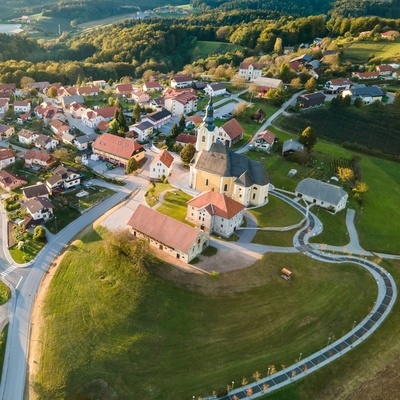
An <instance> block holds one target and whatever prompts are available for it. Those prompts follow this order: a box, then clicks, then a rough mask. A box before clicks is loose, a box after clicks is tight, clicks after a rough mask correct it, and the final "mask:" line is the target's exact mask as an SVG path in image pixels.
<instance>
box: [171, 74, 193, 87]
mask: <svg viewBox="0 0 400 400" xmlns="http://www.w3.org/2000/svg"><path fill="white" fill-rule="evenodd" d="M192 83H193V78H192V75H184V74H177V75H174V77H173V78H172V79H171V83H170V85H171V87H172V88H173V89H182V88H188V87H190V86H192Z"/></svg>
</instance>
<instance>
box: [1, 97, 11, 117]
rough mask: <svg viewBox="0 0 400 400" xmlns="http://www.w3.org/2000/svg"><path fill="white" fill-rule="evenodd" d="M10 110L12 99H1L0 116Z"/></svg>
mask: <svg viewBox="0 0 400 400" xmlns="http://www.w3.org/2000/svg"><path fill="white" fill-rule="evenodd" d="M9 108H10V99H7V98H0V114H5V113H6V112H7V111H8V109H9Z"/></svg>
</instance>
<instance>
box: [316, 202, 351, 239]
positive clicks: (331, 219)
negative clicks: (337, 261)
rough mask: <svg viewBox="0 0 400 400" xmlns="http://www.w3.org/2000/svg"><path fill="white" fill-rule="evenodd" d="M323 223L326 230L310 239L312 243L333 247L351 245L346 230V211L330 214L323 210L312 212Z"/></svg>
mask: <svg viewBox="0 0 400 400" xmlns="http://www.w3.org/2000/svg"><path fill="white" fill-rule="evenodd" d="M311 211H312V212H313V213H314V214H315V215H316V216H317V217H318V218H319V219H320V220H321V222H322V223H323V225H324V230H323V231H322V233H321V234H319V235H317V236H313V237H311V238H310V242H314V243H321V244H330V245H332V246H345V245H346V244H347V243H349V235H348V233H347V228H346V211H345V210H343V211H341V212H339V213H337V214H334V215H332V214H330V213H328V212H327V211H325V210H324V209H323V208H315V207H314V208H312V210H311Z"/></svg>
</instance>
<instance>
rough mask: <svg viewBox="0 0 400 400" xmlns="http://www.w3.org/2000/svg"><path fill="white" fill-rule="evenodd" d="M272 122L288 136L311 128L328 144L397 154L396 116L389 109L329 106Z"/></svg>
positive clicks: (399, 128) (399, 131)
mask: <svg viewBox="0 0 400 400" xmlns="http://www.w3.org/2000/svg"><path fill="white" fill-rule="evenodd" d="M382 121H385V123H384V124H382ZM275 123H276V125H277V126H278V128H281V129H283V130H285V131H289V132H292V133H297V132H301V131H303V130H304V129H305V128H306V127H307V126H312V127H313V128H314V130H315V131H316V132H317V135H318V137H320V138H323V139H326V140H329V141H333V142H336V143H343V142H351V143H358V144H360V145H363V146H365V147H366V148H368V149H376V150H378V151H381V152H383V153H386V154H394V155H398V154H400V113H398V112H395V111H394V110H393V108H392V107H389V106H386V107H382V108H377V107H375V106H374V105H370V106H364V107H362V108H359V109H358V108H356V107H353V106H351V107H348V108H340V107H337V108H336V107H329V108H326V109H318V110H310V111H305V112H301V113H297V114H293V115H291V116H288V117H285V118H278V119H277V120H276V121H275Z"/></svg>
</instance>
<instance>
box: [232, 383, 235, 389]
mask: <svg viewBox="0 0 400 400" xmlns="http://www.w3.org/2000/svg"><path fill="white" fill-rule="evenodd" d="M234 386H235V381H232V390H233V387H234Z"/></svg>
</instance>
